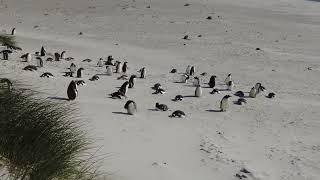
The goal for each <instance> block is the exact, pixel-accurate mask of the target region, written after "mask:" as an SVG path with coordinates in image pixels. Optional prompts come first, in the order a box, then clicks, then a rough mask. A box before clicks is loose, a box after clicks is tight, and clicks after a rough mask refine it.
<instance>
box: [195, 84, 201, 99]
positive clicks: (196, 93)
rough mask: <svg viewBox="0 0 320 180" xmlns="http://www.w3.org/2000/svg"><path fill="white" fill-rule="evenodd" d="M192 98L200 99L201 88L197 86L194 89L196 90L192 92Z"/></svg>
mask: <svg viewBox="0 0 320 180" xmlns="http://www.w3.org/2000/svg"><path fill="white" fill-rule="evenodd" d="M194 96H195V97H201V96H202V88H201V86H197V87H196V90H195V92H194Z"/></svg>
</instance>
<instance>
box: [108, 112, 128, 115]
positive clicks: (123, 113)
mask: <svg viewBox="0 0 320 180" xmlns="http://www.w3.org/2000/svg"><path fill="white" fill-rule="evenodd" d="M112 113H113V114H122V115H130V114H128V113H126V112H112Z"/></svg>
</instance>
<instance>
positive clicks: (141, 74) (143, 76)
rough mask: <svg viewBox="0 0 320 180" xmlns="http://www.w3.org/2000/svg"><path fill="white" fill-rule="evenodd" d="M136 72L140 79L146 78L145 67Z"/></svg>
mask: <svg viewBox="0 0 320 180" xmlns="http://www.w3.org/2000/svg"><path fill="white" fill-rule="evenodd" d="M138 72H140V78H145V77H146V68H145V67H143V68H141V69H140V70H139V71H138Z"/></svg>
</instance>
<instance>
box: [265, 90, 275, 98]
mask: <svg viewBox="0 0 320 180" xmlns="http://www.w3.org/2000/svg"><path fill="white" fill-rule="evenodd" d="M275 96H276V94H275V93H273V92H272V93H269V94H268V96H267V98H270V99H272V98H274V97H275Z"/></svg>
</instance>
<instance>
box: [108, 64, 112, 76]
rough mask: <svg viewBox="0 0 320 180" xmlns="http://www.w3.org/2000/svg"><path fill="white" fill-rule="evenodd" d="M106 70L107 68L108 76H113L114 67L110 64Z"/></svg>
mask: <svg viewBox="0 0 320 180" xmlns="http://www.w3.org/2000/svg"><path fill="white" fill-rule="evenodd" d="M106 70H107V72H106V74H107V76H112V74H113V71H112V67H111V66H110V65H108V66H106Z"/></svg>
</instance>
